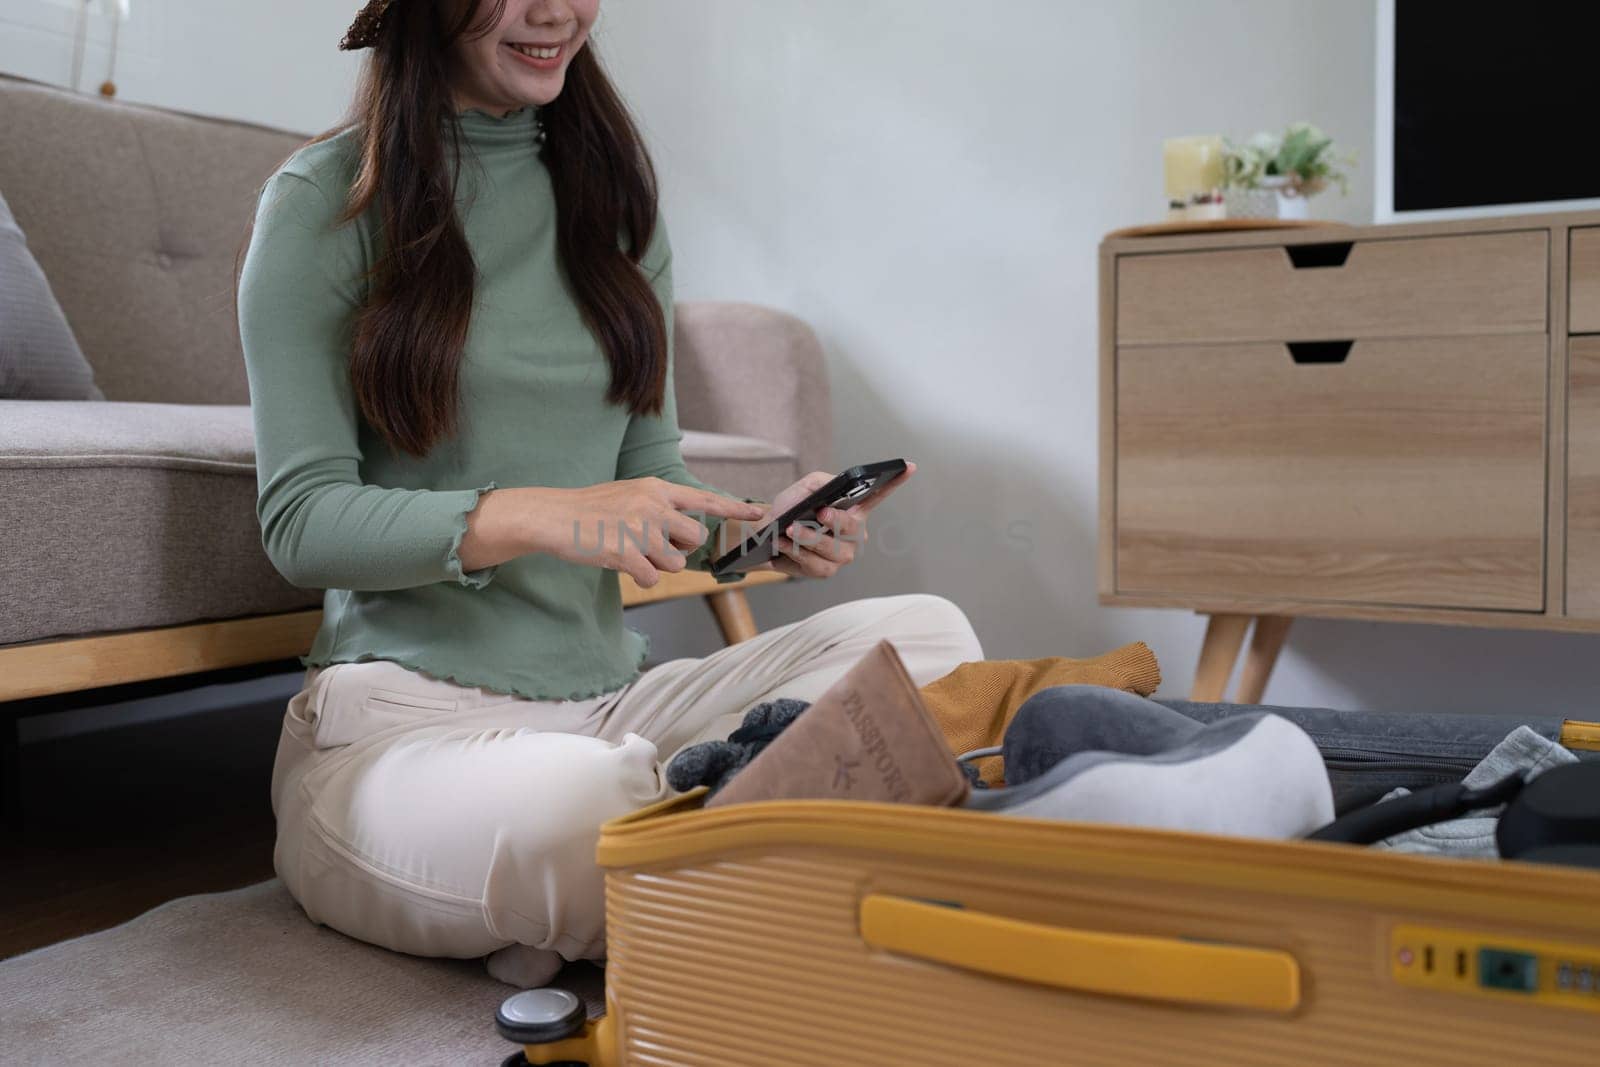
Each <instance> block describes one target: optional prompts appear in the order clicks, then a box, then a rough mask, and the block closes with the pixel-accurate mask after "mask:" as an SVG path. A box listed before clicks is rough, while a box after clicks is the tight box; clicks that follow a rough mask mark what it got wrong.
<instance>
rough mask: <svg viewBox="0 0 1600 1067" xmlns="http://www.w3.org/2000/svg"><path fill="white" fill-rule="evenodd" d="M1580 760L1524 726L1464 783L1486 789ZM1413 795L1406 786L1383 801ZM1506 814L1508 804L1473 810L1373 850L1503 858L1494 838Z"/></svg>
mask: <svg viewBox="0 0 1600 1067" xmlns="http://www.w3.org/2000/svg"><path fill="white" fill-rule="evenodd" d="M1576 762H1578V757H1577V756H1575V755H1573V754H1572V753H1571V752H1569V751H1567V749H1566V748H1564V747H1562V746H1561V745H1560V744H1559V743H1557V742H1555V741H1552V740H1550V739H1549V738H1547V737H1541V736H1540V735H1539V734H1538V733H1536V732H1534V731H1533V730H1531V729H1529V728H1528V727H1526V726H1519V727H1517V728H1516V729H1515V730H1513V731H1511V733H1510V734H1508V735H1507V736H1506V738H1505V740H1503V741H1501V742H1500V743H1499V744H1498V745H1496V746H1495V747H1494V748H1493V749H1492V750H1491V751H1490V752H1489V754H1488V755H1487V756H1485V757H1484V758H1483V762H1481V763H1479V764H1478V765H1477V766H1476V767H1474V768H1473V769H1472V771H1471V772H1470V773H1469V774H1468V775H1467V776H1466V778H1465V779H1463V781H1464V782H1465V783H1466V784H1467V785H1469V786H1471V787H1473V788H1474V789H1481V788H1483V787H1484V786H1488V785H1493V784H1494V783H1496V782H1498V781H1501V780H1502V779H1504V778H1506V777H1508V776H1510V775H1512V774H1515V773H1518V772H1520V773H1521V774H1522V777H1523V781H1532V780H1533V779H1534V778H1537V777H1538V776H1539V775H1541V774H1543V773H1544V772H1545V771H1548V770H1549V769H1550V768H1552V767H1560V766H1562V765H1563V764H1567V763H1576ZM1410 792H1411V790H1409V789H1406V788H1403V787H1402V788H1399V789H1395V790H1393V791H1392V792H1390V793H1388V794H1387V795H1385V796H1384V798H1383V799H1384V800H1393V799H1395V798H1396V797H1403V796H1406V795H1408V794H1409V793H1410ZM1504 811H1505V805H1504V804H1501V805H1499V806H1497V807H1493V808H1483V809H1480V810H1478V811H1473V812H1468V813H1467V814H1466V815H1463V816H1462V817H1460V818H1459V819H1451V820H1449V821H1448V822H1441V823H1434V824H1433V825H1432V826H1423V827H1420V828H1418V829H1416V830H1407V831H1406V832H1405V833H1403V834H1396V835H1394V836H1393V837H1389V838H1385V839H1384V840H1382V841H1379V842H1378V843H1377V844H1375V845H1373V846H1372V847H1373V848H1392V849H1395V850H1396V851H1399V852H1430V853H1434V854H1437V855H1445V856H1456V857H1482V858H1487V859H1498V858H1499V856H1500V849H1499V847H1498V846H1497V845H1496V844H1495V836H1494V834H1495V829H1496V827H1498V826H1499V824H1500V816H1501V814H1502V813H1503V812H1504Z"/></svg>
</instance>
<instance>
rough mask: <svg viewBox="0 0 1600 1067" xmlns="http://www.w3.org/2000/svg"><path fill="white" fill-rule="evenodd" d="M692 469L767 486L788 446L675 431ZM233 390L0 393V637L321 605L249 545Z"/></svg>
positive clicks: (732, 485) (749, 492) (252, 494)
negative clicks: (97, 395) (61, 395)
mask: <svg viewBox="0 0 1600 1067" xmlns="http://www.w3.org/2000/svg"><path fill="white" fill-rule="evenodd" d="M682 449H683V454H684V460H685V462H686V464H687V465H688V466H689V468H690V470H691V471H692V472H693V473H694V474H695V475H696V476H697V477H699V478H700V479H702V480H703V481H705V482H707V483H709V484H711V485H715V486H717V487H718V488H721V489H726V490H727V491H729V492H732V493H736V494H738V495H741V496H753V497H759V498H761V499H770V496H771V495H772V494H773V493H776V492H777V490H779V489H781V488H783V487H784V486H787V485H788V484H789V483H790V482H792V481H794V479H795V478H797V477H799V475H798V474H797V473H795V472H796V465H795V461H794V455H793V453H791V452H790V451H789V450H787V449H785V448H782V447H781V446H777V445H773V444H769V443H767V442H764V441H759V440H756V439H754V438H749V437H735V436H731V435H727V434H714V433H699V432H687V431H686V432H685V433H684V440H683V445H682ZM256 489H257V486H256V468H255V438H254V434H253V429H252V423H251V419H250V408H249V406H248V405H244V404H150V403H121V402H105V401H101V402H95V401H71V400H0V529H4V530H6V531H7V532H8V537H7V550H6V551H5V552H3V553H0V600H3V601H4V603H5V604H6V605H7V606H8V610H7V611H5V612H0V644H13V643H16V642H19V641H36V640H42V639H45V638H52V637H60V636H67V635H74V634H91V633H104V632H108V631H112V630H126V629H146V628H149V627H154V626H170V625H177V624H181V623H189V622H196V621H200V620H205V619H228V618H238V617H241V616H245V615H257V614H268V613H274V612H282V611H290V610H294V609H297V608H305V607H319V606H321V604H322V594H321V592H320V591H317V590H307V589H300V588H297V587H295V586H292V585H290V584H289V583H288V582H287V581H285V580H284V579H283V577H282V576H281V575H279V574H278V572H277V571H276V570H275V569H274V568H273V566H272V564H271V562H270V561H269V560H268V559H267V555H266V552H265V551H264V550H263V549H262V547H261V526H260V523H259V521H258V520H257V517H256V510H255V505H256Z"/></svg>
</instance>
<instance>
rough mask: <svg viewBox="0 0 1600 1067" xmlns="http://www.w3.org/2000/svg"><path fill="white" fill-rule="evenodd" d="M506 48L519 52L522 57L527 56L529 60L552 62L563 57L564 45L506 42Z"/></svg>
mask: <svg viewBox="0 0 1600 1067" xmlns="http://www.w3.org/2000/svg"><path fill="white" fill-rule="evenodd" d="M506 47H507V48H509V49H511V50H512V51H514V52H518V53H520V54H522V55H525V56H527V57H528V58H529V59H544V60H550V59H555V58H557V57H559V56H560V55H561V49H562V47H563V46H562V45H558V44H557V45H533V44H518V43H516V42H514V41H507V42H506Z"/></svg>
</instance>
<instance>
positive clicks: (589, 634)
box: [238, 106, 752, 700]
mask: <svg viewBox="0 0 1600 1067" xmlns="http://www.w3.org/2000/svg"><path fill="white" fill-rule="evenodd" d="M451 121H456V122H459V124H460V127H461V131H462V141H463V148H462V158H463V165H462V168H461V175H460V186H459V188H458V190H457V200H456V210H457V213H458V215H459V217H460V219H461V223H462V226H463V227H464V229H465V232H466V236H467V241H468V243H469V245H470V246H471V248H472V254H473V258H474V261H475V263H476V265H477V269H478V281H477V288H476V292H475V303H474V309H473V314H472V319H471V323H470V326H469V329H468V335H467V341H466V350H465V353H464V358H463V361H462V367H461V378H460V386H461V395H462V409H461V413H462V414H461V422H460V427H461V429H460V432H459V434H458V435H457V436H456V437H455V438H453V439H448V440H445V441H442V442H441V443H439V444H437V445H435V446H434V447H433V449H432V450H431V451H430V452H429V454H428V455H427V456H426V457H425V458H423V459H417V458H415V457H412V456H408V455H405V454H404V453H399V452H396V451H393V450H391V449H390V448H389V447H388V446H387V444H386V443H384V441H383V440H382V438H380V437H379V436H378V435H377V434H376V432H375V431H374V430H373V429H372V428H371V427H370V426H369V425H368V424H367V422H366V420H365V419H363V418H362V417H361V415H360V412H359V409H358V408H357V406H356V403H355V400H354V397H353V394H352V389H351V385H350V379H349V373H348V367H349V353H350V345H351V337H352V325H353V317H354V315H355V313H356V311H357V310H358V309H359V308H360V307H361V305H362V304H363V302H364V300H365V297H366V291H367V290H366V286H367V284H368V283H367V282H366V281H365V280H364V279H363V275H364V274H365V272H366V271H367V270H368V269H369V268H370V267H371V265H372V263H373V262H374V244H373V233H372V231H373V220H372V218H371V214H372V213H370V212H369V213H368V214H367V215H364V216H362V217H361V218H358V219H357V220H355V221H354V222H353V223H351V224H348V225H345V226H342V227H338V226H335V220H336V217H337V216H338V214H339V212H340V211H341V209H342V208H343V205H344V203H345V200H346V196H347V194H348V191H349V189H350V186H351V183H352V181H353V180H354V177H355V172H356V166H357V163H358V150H359V141H358V140H357V138H356V135H355V131H354V130H347V131H345V132H343V133H341V134H338V135H336V136H334V137H332V138H329V139H328V140H325V141H322V142H319V143H317V144H312V145H307V146H305V147H303V148H301V149H300V150H299V151H297V152H296V153H295V154H294V155H293V156H292V157H291V158H290V159H289V160H288V161H286V162H285V163H284V164H283V165H282V166H281V167H280V168H279V169H278V171H277V172H276V173H274V174H273V175H272V177H271V178H269V179H268V180H267V181H266V182H265V183H264V184H263V186H262V188H261V190H260V194H259V198H258V200H257V205H256V216H255V229H254V232H253V234H252V236H251V240H250V246H249V249H248V251H247V253H246V256H245V261H244V265H243V268H242V273H241V275H240V283H239V306H238V311H239V330H240V335H241V339H242V341H243V346H244V359H245V364H246V369H247V373H248V377H249V382H250V402H251V407H252V414H253V419H254V427H255V439H256V464H257V486H258V496H257V507H256V511H257V515H258V517H259V519H260V522H261V536H262V545H263V547H264V548H265V549H266V552H267V556H268V558H269V559H270V560H271V561H272V563H273V565H274V566H275V567H276V568H277V569H278V571H279V572H280V573H281V574H283V575H284V577H285V578H287V579H288V580H289V581H290V582H292V583H293V584H295V585H298V586H303V587H306V588H312V589H322V590H324V591H325V592H324V598H323V617H322V624H321V627H320V629H318V631H317V634H316V638H315V640H314V641H313V643H312V646H311V652H310V654H309V655H305V656H301V657H300V662H301V663H302V664H304V665H306V666H308V667H309V666H323V665H327V664H331V663H345V662H354V661H359V660H369V659H387V660H393V661H396V662H398V663H401V664H404V665H405V666H407V667H410V668H413V669H420V670H424V671H426V672H428V673H429V674H432V675H435V676H436V677H440V678H445V679H449V680H451V681H454V682H456V683H458V684H461V685H468V686H482V687H484V688H485V689H492V690H495V691H498V692H505V693H515V694H518V695H520V696H524V697H528V698H531V699H539V700H562V699H572V700H576V699H583V698H585V697H590V696H596V695H599V694H601V693H607V692H610V691H612V690H614V689H617V688H620V687H621V686H623V685H625V684H626V683H628V682H629V681H631V680H632V679H633V678H634V677H636V676H637V675H638V673H639V670H640V667H641V665H642V663H643V661H644V658H645V656H646V655H647V654H648V652H649V638H648V637H647V636H646V635H644V634H642V633H639V632H638V631H636V630H633V629H631V628H628V627H626V626H624V624H623V616H622V599H621V592H620V588H619V585H618V574H617V572H616V571H614V570H610V569H606V568H603V567H600V566H596V565H586V564H581V563H573V562H568V561H565V560H562V559H558V558H557V557H555V556H552V555H549V554H546V553H531V554H527V555H523V556H519V557H517V558H515V559H512V560H508V561H506V562H504V563H499V564H495V565H493V566H488V567H483V568H480V569H478V570H474V571H465V570H463V567H462V563H461V560H460V557H459V556H458V555H457V552H458V549H459V547H460V542H461V538H462V536H463V534H465V533H466V531H467V515H468V513H469V512H471V511H472V509H473V508H474V507H475V506H476V505H477V501H478V497H479V496H480V495H481V494H483V493H485V492H487V491H488V490H490V489H494V488H498V487H512V486H552V487H564V488H578V487H583V486H589V485H596V484H599V483H601V482H608V481H612V480H620V479H627V478H642V477H648V476H652V475H653V476H656V477H659V478H663V479H666V480H667V481H671V482H676V483H679V484H681V485H690V486H695V487H698V488H702V489H710V490H712V491H714V492H717V493H721V494H722V495H724V496H730V497H734V494H731V493H727V492H725V491H724V490H721V489H716V488H715V487H713V486H708V485H706V484H704V483H703V482H701V481H699V480H698V479H697V478H695V477H694V476H693V475H691V474H690V473H689V471H688V469H687V468H686V467H685V466H684V463H683V455H682V452H681V451H680V441H681V439H682V434H681V432H680V431H679V428H678V421H677V403H676V398H675V396H674V394H673V378H672V374H671V370H672V362H671V361H672V347H671V342H670V338H671V336H672V322H673V318H672V315H673V294H672V250H671V247H670V244H669V243H668V240H667V232H666V226H665V223H664V222H660V221H658V223H657V226H656V230H655V235H654V238H653V239H652V241H651V243H650V246H649V248H648V249H647V251H646V254H645V256H644V258H643V260H642V261H641V263H640V268H641V269H642V270H644V271H645V273H646V275H647V276H648V277H649V278H650V279H651V283H652V285H653V287H654V290H655V293H656V295H657V297H658V299H659V300H660V301H661V305H662V308H663V310H664V311H665V314H666V317H667V336H668V338H669V350H668V359H669V363H668V377H667V386H666V395H665V397H664V405H663V408H662V411H661V413H660V414H659V415H655V416H648V417H639V416H633V415H631V414H630V413H629V412H628V411H627V410H626V409H625V408H623V407H621V406H619V405H616V404H610V403H608V402H607V401H606V400H605V392H606V388H607V386H608V385H609V382H610V366H609V364H608V363H607V361H606V357H605V352H604V350H603V349H602V348H601V346H600V344H599V343H598V341H596V339H595V338H594V335H593V334H592V333H591V332H590V330H589V329H588V327H587V325H586V324H585V323H584V322H583V319H582V317H581V315H580V312H579V309H578V306H577V304H576V303H575V302H574V301H573V299H572V297H571V296H570V295H569V293H568V291H567V289H566V288H565V286H564V283H563V279H562V275H561V271H560V267H559V259H558V255H557V251H556V203H555V194H554V190H553V188H552V186H551V182H550V175H549V171H548V170H547V169H546V168H545V165H544V163H543V162H542V161H541V160H540V159H539V157H538V152H537V146H536V142H535V140H534V137H535V133H536V121H537V109H536V108H535V107H533V106H529V107H525V108H523V109H521V110H519V111H516V112H513V113H512V114H510V115H507V116H503V117H496V116H492V115H490V114H489V113H488V112H485V111H482V110H478V109H472V110H469V111H466V112H463V113H462V114H460V115H459V116H456V117H455V119H453V120H451ZM446 143H447V144H448V140H447V142H446ZM446 154H447V157H449V150H448V148H447V153H446ZM734 499H742V500H751V499H752V498H749V497H734ZM697 517H699V518H701V521H702V522H704V524H705V525H706V527H707V528H708V529H709V530H710V531H711V536H710V537H708V538H707V539H706V542H705V543H704V544H703V545H701V546H700V547H699V548H698V549H696V550H695V551H694V552H692V553H690V554H689V556H688V560H687V563H688V566H690V567H693V568H696V569H699V570H706V569H707V568H708V565H709V560H708V557H709V556H710V555H711V553H712V551H713V550H714V548H715V546H716V541H717V537H716V533H717V527H718V526H720V525H721V521H722V520H721V519H719V518H717V517H715V516H697ZM585 536H587V537H590V538H591V541H589V542H585V543H592V536H593V535H592V534H587V533H586V535H585Z"/></svg>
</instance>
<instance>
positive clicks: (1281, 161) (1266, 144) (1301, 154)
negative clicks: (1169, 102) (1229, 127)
mask: <svg viewBox="0 0 1600 1067" xmlns="http://www.w3.org/2000/svg"><path fill="white" fill-rule="evenodd" d="M1353 163H1354V158H1353V157H1340V156H1337V155H1335V153H1334V151H1333V138H1331V137H1329V136H1327V135H1326V134H1324V133H1323V132H1322V131H1321V130H1319V129H1318V128H1317V127H1315V126H1313V125H1311V123H1309V122H1294V123H1290V125H1289V128H1288V129H1287V130H1285V131H1284V132H1283V135H1282V136H1278V135H1276V134H1271V133H1258V134H1256V135H1255V136H1254V137H1252V138H1250V140H1248V141H1246V142H1245V143H1244V144H1242V145H1238V144H1234V143H1233V142H1232V141H1228V142H1226V144H1225V146H1224V149H1223V171H1224V179H1223V180H1224V189H1223V199H1224V202H1225V203H1226V204H1227V208H1228V217H1229V218H1231V219H1240V218H1242V219H1260V218H1268V219H1305V218H1309V217H1310V215H1311V212H1310V209H1309V206H1308V204H1307V200H1308V199H1309V198H1310V197H1312V196H1315V195H1316V194H1317V193H1320V192H1321V191H1322V190H1323V189H1326V188H1327V187H1328V185H1329V184H1330V183H1333V184H1337V185H1338V186H1339V192H1340V195H1344V194H1346V193H1348V192H1349V178H1348V176H1347V175H1346V174H1345V172H1344V170H1343V169H1342V165H1348V164H1353Z"/></svg>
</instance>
